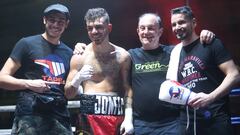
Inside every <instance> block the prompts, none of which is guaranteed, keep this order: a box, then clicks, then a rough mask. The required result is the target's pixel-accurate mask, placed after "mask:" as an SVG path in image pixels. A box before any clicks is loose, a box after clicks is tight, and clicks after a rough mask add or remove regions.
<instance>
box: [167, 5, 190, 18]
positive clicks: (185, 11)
mask: <svg viewBox="0 0 240 135" xmlns="http://www.w3.org/2000/svg"><path fill="white" fill-rule="evenodd" d="M174 14H184V15H185V16H186V17H188V18H189V19H193V18H194V14H193V12H192V10H191V8H190V7H189V6H182V7H177V8H174V9H172V10H171V15H174Z"/></svg>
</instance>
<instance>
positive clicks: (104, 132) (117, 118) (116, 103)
mask: <svg viewBox="0 0 240 135" xmlns="http://www.w3.org/2000/svg"><path fill="white" fill-rule="evenodd" d="M123 114H124V100H123V98H121V97H119V96H113V95H102V94H101V95H87V94H81V95H80V114H79V115H78V121H77V127H76V133H77V134H78V135H118V134H119V131H120V126H121V123H122V122H123V119H124V115H123Z"/></svg>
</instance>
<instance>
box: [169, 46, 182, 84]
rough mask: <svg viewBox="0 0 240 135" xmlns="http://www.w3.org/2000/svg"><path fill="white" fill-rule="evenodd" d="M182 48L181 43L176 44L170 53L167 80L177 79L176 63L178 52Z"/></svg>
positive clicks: (177, 61) (177, 63)
mask: <svg viewBox="0 0 240 135" xmlns="http://www.w3.org/2000/svg"><path fill="white" fill-rule="evenodd" d="M181 50H182V43H179V44H177V45H176V46H175V47H174V48H173V50H172V52H171V55H170V61H169V64H168V71H167V75H166V79H167V80H173V81H178V79H177V78H178V77H177V75H178V65H179V59H180V53H181Z"/></svg>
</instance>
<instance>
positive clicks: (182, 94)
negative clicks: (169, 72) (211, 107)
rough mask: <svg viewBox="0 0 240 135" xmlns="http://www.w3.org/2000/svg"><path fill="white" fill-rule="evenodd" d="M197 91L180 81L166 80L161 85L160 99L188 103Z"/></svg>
mask: <svg viewBox="0 0 240 135" xmlns="http://www.w3.org/2000/svg"><path fill="white" fill-rule="evenodd" d="M195 95H196V93H194V92H192V91H191V90H190V89H188V88H186V87H184V86H183V85H181V84H180V83H179V82H176V81H173V80H166V81H164V82H163V83H162V84H161V86H160V92H159V99H160V100H162V101H165V102H169V103H172V104H179V105H186V104H187V103H188V100H189V99H190V98H192V97H193V96H195Z"/></svg>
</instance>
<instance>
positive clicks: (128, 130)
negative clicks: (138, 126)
mask: <svg viewBox="0 0 240 135" xmlns="http://www.w3.org/2000/svg"><path fill="white" fill-rule="evenodd" d="M133 133H134V128H133V122H132V108H126V109H125V117H124V121H123V122H122V124H121V127H120V134H122V135H131V134H133Z"/></svg>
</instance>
